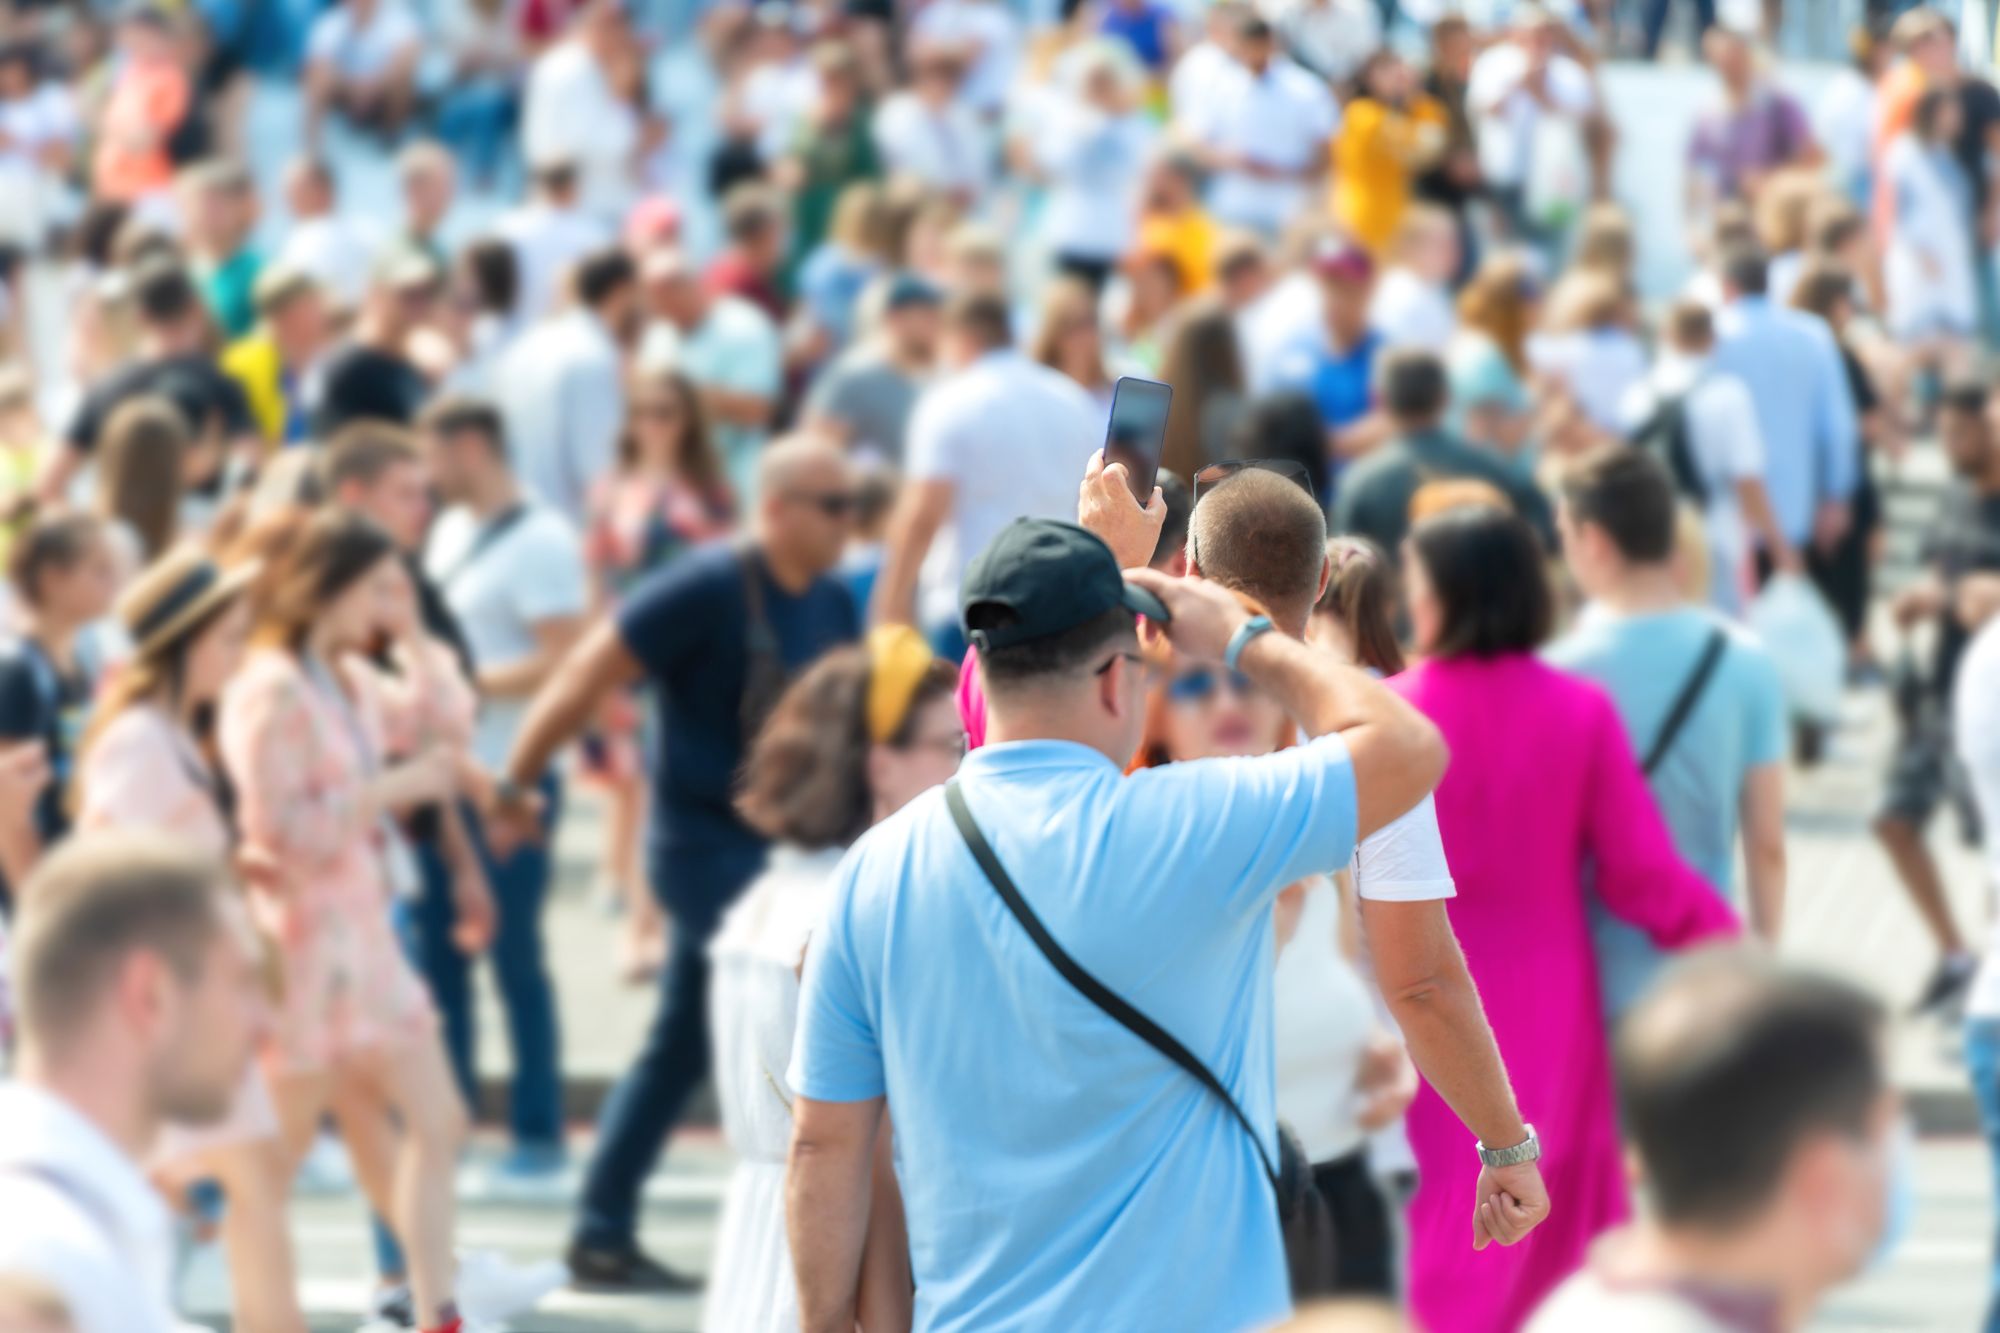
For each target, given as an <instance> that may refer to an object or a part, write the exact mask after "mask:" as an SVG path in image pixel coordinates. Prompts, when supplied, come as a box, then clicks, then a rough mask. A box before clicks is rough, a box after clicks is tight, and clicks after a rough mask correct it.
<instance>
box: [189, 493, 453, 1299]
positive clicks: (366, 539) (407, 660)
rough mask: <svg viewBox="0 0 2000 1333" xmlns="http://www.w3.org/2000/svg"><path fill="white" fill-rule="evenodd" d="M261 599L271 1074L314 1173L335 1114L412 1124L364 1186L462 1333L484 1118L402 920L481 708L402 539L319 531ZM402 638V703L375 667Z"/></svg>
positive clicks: (237, 698) (261, 822)
mask: <svg viewBox="0 0 2000 1333" xmlns="http://www.w3.org/2000/svg"><path fill="white" fill-rule="evenodd" d="M263 592H264V596H263V597H262V598H261V599H260V600H261V602H262V605H261V606H260V607H259V612H260V615H259V624H258V628H257V635H256V638H257V647H256V649H255V651H253V652H252V653H251V655H250V657H249V658H248V660H247V661H246V662H245V664H244V666H243V669H242V670H241V671H240V672H239V673H238V674H237V675H236V677H235V679H233V680H232V681H231V682H230V684H229V687H228V689H227V691H226V692H225V693H224V696H223V701H222V717H221V749H222V755H223V759H224V762H225V764H226V766H227V768H228V772H229V777H230V780H231V782H232V783H233V785H234V788H235V790H236V792H237V794H238V797H239V805H238V815H239V828H240V831H241V835H242V839H243V843H244V846H245V848H246V849H248V850H249V851H250V852H251V853H253V854H255V855H257V856H258V857H260V858H261V859H262V860H263V861H265V862H266V863H268V864H270V865H271V866H273V867H274V868H276V869H277V871H278V875H277V880H278V883H277V887H276V888H275V890H274V891H272V892H268V893H266V894H264V895H262V897H261V899H260V905H261V906H262V907H264V908H265V909H266V911H265V915H266V916H267V917H268V918H269V925H270V926H271V927H272V933H273V934H274V935H275V936H276V938H277V939H278V941H279V946H280V951H281V954H282V957H283V962H284V978H285V985H284V996H283V1001H282V1003H281V1005H280V1007H279V1011H278V1014H277V1021H276V1024H275V1033H274V1039H273V1046H274V1050H273V1053H272V1059H271V1061H270V1063H269V1069H270V1072H271V1076H272V1092H273V1094H274V1096H275V1099H276V1101H277V1108H278V1117H279V1123H280V1128H281V1132H282V1135H283V1143H284V1148H285V1151H286V1152H287V1153H288V1154H289V1158H290V1161H291V1163H292V1164H293V1165H294V1166H296V1164H297V1162H298V1161H299V1160H300V1158H301V1157H302V1156H303V1154H304V1153H305V1151H306V1150H307V1149H308V1148H309V1147H310V1146H311V1144H312V1142H313V1139H314V1136H315V1134H316V1133H317V1131H318V1128H319V1124H320V1121H321V1119H322V1117H323V1116H324V1115H325V1113H326V1110H327V1108H328V1106H329V1105H330V1104H331V1103H333V1102H334V1101H336V1100H338V1101H339V1102H340V1103H341V1105H342V1108H343V1113H346V1112H347V1111H348V1110H349V1108H353V1107H356V1106H359V1105H363V1104H372V1105H374V1106H375V1107H377V1108H378V1110H379V1113H380V1114H382V1115H393V1116H394V1117H395V1119H396V1121H397V1122H398V1124H399V1125H400V1127H401V1137H400V1140H399V1142H398V1145H397V1150H396V1153H397V1155H396V1159H395V1160H394V1161H393V1162H388V1161H382V1160H379V1159H378V1158H376V1157H374V1156H373V1155H362V1154H358V1155H357V1157H356V1161H355V1165H356V1168H357V1174H358V1175H359V1176H360V1178H361V1184H362V1186H363V1188H364V1190H365V1191H366V1192H367V1194H368V1197H369V1201H370V1203H371V1204H373V1205H374V1207H375V1209H376V1211H377V1212H378V1213H379V1214H380V1215H382V1216H384V1217H386V1218H388V1219H389V1220H390V1223H391V1226H392V1227H393V1229H394V1231H395V1234H396V1239H397V1240H398V1241H399V1242H400V1243H401V1244H402V1247H403V1250H404V1252H405V1254H406V1256H407V1258H408V1261H409V1273H410V1279H411V1287H412V1296H413V1298H414V1300H413V1303H414V1306H415V1311H416V1316H417V1323H418V1326H419V1327H422V1328H436V1327H445V1326H448V1325H450V1324H451V1322H452V1321H453V1320H454V1319H455V1316H456V1311H455V1309H454V1306H453V1297H452V1290H453V1268H454V1259H453V1253H452V1234H453V1208H454V1200H453V1182H454V1177H455V1173H456V1170H457V1154H458V1150H459V1147H460V1145H461V1143H462V1142H463V1139H464V1136H465V1131H466V1111H465V1105H464V1103H463V1102H462V1101H461V1100H460V1097H459V1093H458V1087H457V1084H456V1083H455V1082H454V1081H453V1078H452V1073H451V1068H450V1065H449V1063H448V1061H447V1060H446V1056H445V1050H444V1044H443V1042H442V1041H441V1040H440V1039H439V1035H438V1026H437V1015H436V1013H435V1011H434V1010H433V1009H432V1007H431V1001H430V997H429V996H428V994H426V992H425V990H424V986H423V983H422V982H421V981H419V980H418V978H417V975H416V973H415V972H414V971H413V970H412V968H411V966H410V963H409V961H408V959H407V958H406V957H405V955H404V952H403V950H402V948H401V947H400V945H399V944H398V943H397V940H396V936H395V932H394V930H393V929H392V927H391V925H390V906H391V903H392V901H393V900H394V898H395V897H396V896H397V895H398V894H402V893H406V892H412V891H414V889H415V883H416V876H417V870H416V866H415V862H414V859H413V857H412V855H411V852H410V849H409V847H408V845H407V844H406V843H405V842H404V840H403V835H402V832H401V830H400V828H399V827H398V825H397V822H396V816H397V815H398V814H399V813H403V812H407V811H409V810H411V809H413V808H415V807H417V806H420V805H426V804H435V803H438V802H443V801H449V800H453V799H455V798H456V797H457V795H458V793H459V790H460V786H461V778H460V774H461V756H462V754H463V748H464V745H465V743H466V739H467V737H468V735H469V733H470V728H471V709H470V699H469V697H467V696H466V695H465V693H464V689H465V687H464V684H463V681H462V680H461V679H460V678H459V676H458V673H457V671H456V666H455V663H454V662H453V660H452V659H451V656H450V653H449V650H447V649H445V648H443V647H442V646H441V645H439V644H436V643H435V642H434V641H432V640H430V639H428V638H427V637H425V636H424V635H423V633H422V630H421V628H420V627H419V623H418V618H417V615H416V609H415V596H414V593H413V592H412V591H411V588H410V584H409V575H408V574H407V573H406V572H405V570H404V567H403V564H402V559H401V556H400V553H399V552H398V550H397V547H396V544H395V542H394V540H393V539H392V538H391V537H390V536H389V535H388V534H387V533H385V532H383V531H382V530H381V529H380V528H377V527H375V526H374V525H373V524H372V523H370V522H368V521H367V520H365V519H362V518H359V517H356V516H353V515H350V514H342V513H325V514H321V515H319V516H317V517H315V518H313V519H312V520H311V521H310V522H308V523H307V524H306V525H305V527H304V529H303V530H302V531H301V532H300V533H299V534H298V537H297V541H296V543H295V544H294V545H293V546H292V547H291V548H290V550H289V551H287V552H286V553H285V555H284V557H283V563H282V564H281V565H280V566H279V567H278V568H277V569H275V570H273V571H272V573H271V577H270V579H269V581H268V583H267V584H265V585H264V589H263ZM385 638H386V639H387V640H388V641H389V642H390V643H391V644H392V645H393V648H392V652H393V653H394V655H395V658H396V661H397V665H398V667H399V668H400V671H399V675H398V678H397V680H398V683H399V687H400V688H399V690H398V691H396V692H395V693H394V694H392V692H391V691H390V689H389V688H388V686H387V683H386V682H385V680H384V678H383V676H382V674H381V673H379V672H377V671H376V670H375V669H374V668H373V667H372V666H370V665H369V664H368V662H367V660H366V655H367V654H368V653H369V652H370V651H372V650H373V649H374V648H375V647H376V646H377V645H378V644H379V643H380V642H381V641H382V640H383V639H385ZM390 753H399V754H410V755H413V756H414V757H412V758H409V759H406V760H403V761H401V762H394V763H391V762H388V761H387V760H386V758H385V756H386V755H388V754H390ZM477 906H478V905H475V904H472V903H466V904H463V907H464V908H466V909H474V910H475V913H476V908H477ZM486 918H487V920H488V921H489V923H490V911H489V912H487V913H486Z"/></svg>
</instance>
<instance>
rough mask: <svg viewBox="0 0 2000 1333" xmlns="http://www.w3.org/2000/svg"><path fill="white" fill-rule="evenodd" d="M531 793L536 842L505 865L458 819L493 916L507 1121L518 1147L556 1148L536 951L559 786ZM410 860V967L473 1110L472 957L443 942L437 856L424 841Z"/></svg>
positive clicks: (471, 824) (479, 832)
mask: <svg viewBox="0 0 2000 1333" xmlns="http://www.w3.org/2000/svg"><path fill="white" fill-rule="evenodd" d="M541 792H542V799H543V800H544V801H545V802H547V804H546V806H545V807H544V810H543V814H542V831H543V838H542V840H541V841H540V842H537V843H533V844H530V845H528V846H525V847H522V848H521V849H520V850H518V851H516V852H515V853H514V854H513V855H512V856H510V857H508V858H507V859H506V860H505V861H496V860H495V859H494V857H493V853H492V851H491V850H490V849H489V848H488V847H487V845H486V836H485V831H484V830H483V829H482V828H481V827H480V825H479V819H478V815H477V814H476V812H474V811H473V810H471V809H470V808H465V809H464V810H463V814H464V818H465V822H466V826H467V829H468V831H469V832H470V834H471V835H472V841H473V845H474V846H475V847H476V849H477V850H478V852H479V859H480V862H481V864H483V865H484V866H485V868H486V877H487V880H488V881H489V882H490V883H491V884H492V886H493V900H494V906H495V907H496V908H497V909H498V911H499V914H500V924H499V930H498V931H497V932H496V934H495V936H494V939H493V950H492V958H493V971H494V980H495V982H497V983H498V986H499V990H500V1002H501V1007H502V1008H503V1009H505V1010H506V1016H507V1041H508V1045H509V1046H510V1047H511V1048H512V1050H513V1052H514V1084H513V1087H512V1089H511V1090H510V1092H509V1095H508V1098H507V1120H508V1125H509V1127H510V1128H511V1129H512V1130H513V1134H514V1142H515V1143H516V1144H517V1145H519V1146H522V1147H548V1148H557V1147H560V1145H561V1143H562V1078H561V1067H562V1055H561V1042H560V1038H559V1035H558V1032H557V1027H556V997H555V988H554V986H552V985H551V984H550V982H549V969H548V964H547V962H546V960H545V959H544V958H543V954H542V905H543V903H544V902H545V901H546V900H547V898H548V893H549V880H550V877H551V874H552V871H553V867H554V862H553V854H552V851H551V849H550V846H549V842H550V839H551V838H552V837H553V834H554V830H555V827H556V823H557V820H558V817H559V816H560V814H561V809H562V786H561V784H560V782H559V781H558V780H557V779H556V777H555V776H554V775H553V774H551V775H550V776H548V777H546V778H544V779H543V780H542V786H541ZM420 856H421V858H422V859H423V861H424V863H425V864H424V892H423V898H422V899H421V900H420V901H419V902H418V903H417V910H416V920H415V926H416V929H415V936H416V941H415V942H416V960H417V966H418V968H419V969H420V970H421V971H422V972H423V975H424V979H425V980H426V981H427V982H429V983H430V988H431V999H432V1001H433V1002H434V1003H435V1004H436V1005H437V1010H438V1019H439V1022H440V1024H441V1025H442V1027H443V1029H444V1043H445V1050H446V1052H447V1053H448V1054H449V1055H450V1056H451V1067H452V1072H453V1074H454V1075H456V1076H457V1079H458V1084H459V1087H460V1089H461V1090H462V1091H463V1092H464V1093H465V1098H466V1102H467V1104H468V1105H472V1106H476V1105H478V1102H477V1100H476V1091H477V1087H478V1083H477V1075H476V1073H475V1070H474V1065H473V1057H474V1052H475V1051H476V1050H477V1049H478V1040H477V1039H478V1029H477V1021H476V1015H475V1014H474V1012H473V990H472V965H473V960H472V959H470V958H468V957H466V956H465V955H464V954H463V953H460V952H459V950H458V946H457V945H455V944H453V943H452V939H451V931H452V926H453V925H454V923H455V922H456V920H457V912H456V911H455V910H454V907H453V903H452V894H451V874H450V872H449V869H448V868H447V867H446V866H445V865H444V861H443V857H442V856H441V855H440V854H439V852H438V851H437V849H436V848H434V847H431V846H428V845H427V846H425V847H423V848H421V849H420Z"/></svg>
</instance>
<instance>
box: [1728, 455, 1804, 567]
mask: <svg viewBox="0 0 2000 1333" xmlns="http://www.w3.org/2000/svg"><path fill="white" fill-rule="evenodd" d="M1736 502H1737V504H1739V505H1741V506H1742V508H1743V517H1744V518H1745V519H1746V520H1748V521H1749V524H1750V530H1751V531H1752V532H1754V533H1756V534H1757V536H1758V537H1759V538H1760V539H1762V541H1763V543H1764V549H1765V550H1766V551H1767V552H1769V553H1770V556H1771V563H1772V564H1773V565H1775V566H1777V567H1778V568H1779V569H1781V570H1783V571H1784V572H1785V573H1787V574H1797V573H1799V572H1801V571H1803V570H1804V569H1805V562H1804V561H1802V560H1800V559H1799V552H1798V548H1797V547H1795V546H1793V545H1792V544H1791V542H1789V541H1787V540H1786V538H1785V530H1784V529H1783V528H1782V527H1780V526H1779V525H1778V515H1777V512H1776V511H1775V510H1773V509H1772V508H1771V494H1770V492H1769V491H1767V490H1765V489H1764V483H1763V482H1762V481H1760V480H1759V479H1757V478H1756V477H1744V478H1741V479H1740V480H1738V481H1737V483H1736Z"/></svg>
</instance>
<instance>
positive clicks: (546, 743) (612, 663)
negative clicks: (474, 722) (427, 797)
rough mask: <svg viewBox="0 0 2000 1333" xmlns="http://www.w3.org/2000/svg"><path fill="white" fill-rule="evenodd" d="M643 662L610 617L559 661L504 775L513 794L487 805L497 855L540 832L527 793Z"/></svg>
mask: <svg viewBox="0 0 2000 1333" xmlns="http://www.w3.org/2000/svg"><path fill="white" fill-rule="evenodd" d="M640 674H641V673H640V670H639V663H638V661H637V660H636V659H634V658H633V656H632V653H631V650H630V649H628V648H627V647H626V646H625V641H624V639H623V638H621V637H620V636H619V633H618V624H617V622H616V621H615V620H613V619H611V618H610V617H608V616H607V617H605V618H604V619H602V620H599V621H598V622H597V623H596V624H594V625H592V626H591V627H590V628H589V629H588V630H586V631H585V632H584V634H583V637H582V638H581V639H580V640H579V641H578V642H577V644H576V645H575V646H574V647H572V648H571V649H570V650H569V652H568V653H567V654H566V655H565V656H564V657H563V659H562V661H561V662H560V663H558V664H557V666H556V668H555V672H554V674H553V675H551V676H550V677H549V678H548V680H547V682H546V683H544V684H543V685H542V687H541V688H540V689H539V690H537V691H536V692H535V697H534V699H533V701H532V702H531V703H529V705H528V715H527V717H526V718H524V719H523V720H522V722H521V730H520V731H519V732H517V733H516V734H515V736H514V744H513V748H511V749H510V750H508V752H507V762H506V764H505V766H504V767H503V768H502V769H501V772H500V777H501V779H502V781H503V782H504V783H506V784H507V785H508V786H510V787H511V788H512V793H511V795H512V799H509V800H504V801H503V800H500V799H499V798H498V795H497V794H496V796H495V799H494V803H493V805H492V807H491V808H490V809H489V810H488V812H487V815H488V820H489V823H488V828H487V835H488V838H489V839H490V841H491V842H492V845H493V852H494V854H495V855H496V856H505V855H506V854H507V852H508V851H509V850H511V849H512V848H513V847H515V846H518V845H519V843H520V842H521V841H522V840H524V839H528V838H532V837H534V836H535V834H536V818H537V815H538V813H539V812H538V811H537V810H536V809H535V808H534V805H535V802H534V801H533V800H532V799H530V798H529V797H528V796H527V795H526V793H527V792H528V791H529V789H531V788H532V787H533V786H534V784H535V783H537V782H539V781H540V780H541V776H542V773H543V772H544V771H545V770H546V769H547V768H548V766H549V760H550V759H552V758H554V757H555V753H556V751H557V750H560V749H561V748H562V747H563V746H564V745H567V744H568V743H569V742H570V741H571V740H573V739H575V738H576V737H577V736H578V735H580V734H581V733H582V731H583V729H584V727H585V726H587V725H588V724H589V722H590V719H591V718H592V717H594V716H595V715H596V712H597V708H598V705H599V704H600V703H602V701H603V700H604V699H605V698H606V697H607V696H608V695H610V693H611V692H612V691H613V690H618V689H623V688H625V687H627V686H630V685H632V684H634V683H636V682H637V681H638V679H639V677H640Z"/></svg>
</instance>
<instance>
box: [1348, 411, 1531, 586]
mask: <svg viewBox="0 0 2000 1333" xmlns="http://www.w3.org/2000/svg"><path fill="white" fill-rule="evenodd" d="M1460 479H1467V480H1472V481H1484V482H1489V483H1491V484H1492V485H1494V486H1496V487H1498V488H1499V489H1500V490H1501V491H1502V492H1503V493H1504V494H1505V495H1506V496H1507V498H1508V499H1510V500H1512V501H1513V502H1514V509H1515V512H1517V513H1518V514H1520V515H1521V517H1523V518H1525V519H1527V520H1528V522H1530V523H1532V524H1533V525H1534V527H1535V531H1537V532H1539V533H1540V534H1541V535H1542V540H1543V541H1544V542H1547V543H1548V544H1549V545H1551V546H1553V545H1554V544H1555V540H1554V539H1555V525H1554V522H1553V520H1552V519H1551V516H1550V513H1549V502H1548V497H1547V496H1545V495H1543V494H1542V493H1541V491H1540V490H1539V489H1538V488H1537V487H1536V486H1535V485H1534V483H1532V482H1529V481H1524V480H1523V479H1522V478H1521V477H1519V476H1518V475H1516V473H1515V472H1514V471H1513V469H1511V468H1509V467H1508V466H1507V464H1506V462H1505V461H1504V460H1502V459H1501V458H1500V457H1499V455H1497V454H1494V453H1491V452H1489V451H1487V450H1485V449H1480V448H1476V447H1474V446H1472V445H1470V444H1467V443H1466V442H1465V441H1463V440H1461V439H1459V438H1458V437H1457V436H1455V435H1452V434H1450V433H1448V432H1446V431H1444V430H1442V429H1439V428H1437V427H1432V428H1431V429H1429V430H1421V431H1418V432H1416V433H1415V434H1413V435H1406V436H1403V437H1402V438H1401V439H1398V440H1393V441H1391V442H1390V443H1388V444H1386V445H1383V446H1382V447H1381V448H1380V449H1378V450H1376V451H1375V452H1374V453H1372V454H1370V455H1368V456H1367V457H1366V458H1364V459H1362V460H1361V461H1360V462H1358V463H1356V464H1355V465H1354V466H1353V467H1351V468H1349V469H1347V472H1346V475H1344V476H1343V477H1341V479H1340V492H1339V496H1338V498H1337V499H1336V500H1335V502H1334V506H1333V528H1334V531H1335V532H1341V533H1358V534H1360V535H1361V536H1363V537H1367V538H1369V539H1370V540H1372V541H1374V542H1375V543H1376V544H1377V545H1379V546H1380V547H1382V549H1383V550H1385V551H1387V552H1389V554H1390V555H1391V556H1392V557H1394V556H1396V555H1397V553H1398V552H1399V551H1400V550H1401V549H1402V545H1403V538H1404V536H1405V535H1406V534H1408V532H1409V530H1410V501H1411V499H1412V498H1414V497H1415V495H1416V493H1417V488H1418V487H1420V486H1422V485H1423V484H1424V483H1426V482H1431V481H1455V480H1460Z"/></svg>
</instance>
